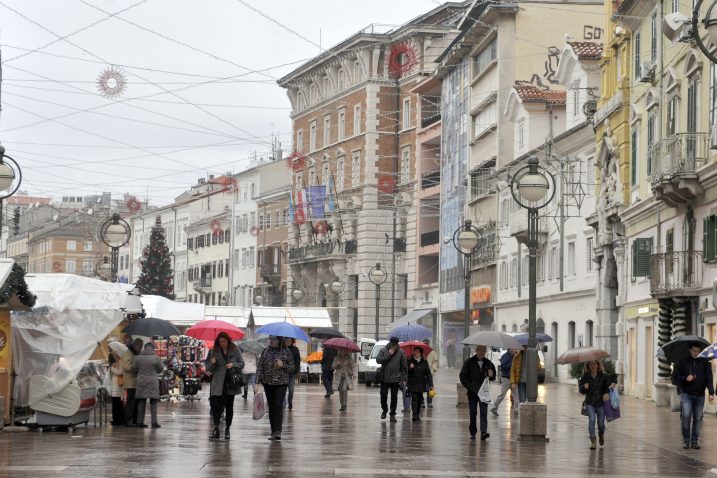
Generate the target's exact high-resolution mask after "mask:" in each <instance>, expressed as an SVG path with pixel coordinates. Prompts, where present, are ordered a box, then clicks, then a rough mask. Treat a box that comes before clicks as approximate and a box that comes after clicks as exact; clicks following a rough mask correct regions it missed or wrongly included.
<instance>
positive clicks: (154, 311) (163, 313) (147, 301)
mask: <svg viewBox="0 0 717 478" xmlns="http://www.w3.org/2000/svg"><path fill="white" fill-rule="evenodd" d="M140 300H141V301H142V307H144V311H145V313H146V314H147V317H152V318H155V319H164V320H168V321H169V322H171V323H172V324H174V325H177V326H180V327H184V326H192V325H194V324H196V323H197V322H199V321H202V320H204V304H195V303H190V302H175V301H173V300H169V299H167V298H165V297H162V296H159V295H143V296H142V297H141V298H140Z"/></svg>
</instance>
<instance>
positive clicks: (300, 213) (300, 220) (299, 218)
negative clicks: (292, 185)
mask: <svg viewBox="0 0 717 478" xmlns="http://www.w3.org/2000/svg"><path fill="white" fill-rule="evenodd" d="M303 194H304V192H303V191H302V190H301V189H299V191H298V192H297V193H296V195H297V202H296V224H297V225H299V226H301V225H302V224H304V223H305V222H306V212H305V210H304V196H303Z"/></svg>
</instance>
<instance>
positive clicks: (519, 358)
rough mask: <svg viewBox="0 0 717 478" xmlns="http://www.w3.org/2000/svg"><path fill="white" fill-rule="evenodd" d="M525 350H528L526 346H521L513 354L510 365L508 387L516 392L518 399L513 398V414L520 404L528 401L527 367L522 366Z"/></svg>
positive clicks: (515, 413) (516, 412)
mask: <svg viewBox="0 0 717 478" xmlns="http://www.w3.org/2000/svg"><path fill="white" fill-rule="evenodd" d="M526 350H528V346H527V345H523V348H522V349H521V350H519V351H518V353H517V354H515V355H514V356H513V361H512V362H511V366H510V387H511V388H512V389H513V391H514V392H516V391H517V392H518V400H517V401H515V400H514V407H513V414H514V415H517V414H518V410H519V408H518V407H520V404H521V403H524V402H527V401H528V367H523V357H525V351H526Z"/></svg>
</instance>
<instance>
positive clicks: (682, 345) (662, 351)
mask: <svg viewBox="0 0 717 478" xmlns="http://www.w3.org/2000/svg"><path fill="white" fill-rule="evenodd" d="M693 344H696V345H699V346H700V350H701V349H703V348H705V347H707V346H708V345H710V343H709V342H708V341H707V339H705V338H702V337H700V336H698V335H682V336H680V337H677V338H676V339H675V340H672V341H671V342H667V343H666V344H665V345H663V346H662V347H660V348H659V349H657V355H658V356H660V355H664V356H665V357H666V358H667V360H668V361H669V362H670V363H673V362H674V363H676V362H679V361H680V360H682V359H683V358H685V357H687V355H689V353H690V347H691V346H692V345H693Z"/></svg>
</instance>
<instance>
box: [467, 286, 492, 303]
mask: <svg viewBox="0 0 717 478" xmlns="http://www.w3.org/2000/svg"><path fill="white" fill-rule="evenodd" d="M489 302H490V286H489V285H481V286H478V287H472V288H471V304H484V303H489Z"/></svg>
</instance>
